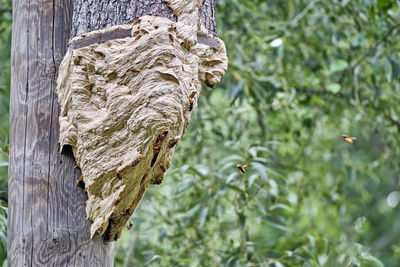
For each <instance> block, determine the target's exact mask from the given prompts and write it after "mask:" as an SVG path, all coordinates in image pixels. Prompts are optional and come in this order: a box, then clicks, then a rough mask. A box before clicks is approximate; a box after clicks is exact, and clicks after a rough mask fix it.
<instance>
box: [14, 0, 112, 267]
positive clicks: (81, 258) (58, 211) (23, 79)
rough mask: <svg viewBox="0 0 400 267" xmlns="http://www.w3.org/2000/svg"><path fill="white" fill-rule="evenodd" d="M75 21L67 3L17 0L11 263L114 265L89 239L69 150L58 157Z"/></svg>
mask: <svg viewBox="0 0 400 267" xmlns="http://www.w3.org/2000/svg"><path fill="white" fill-rule="evenodd" d="M71 20H72V3H71V1H68V0H30V1H26V0H14V1H13V35H12V85H11V101H10V102H11V103H10V106H11V111H10V147H11V150H10V167H9V218H8V265H9V266H112V264H113V255H112V245H107V244H104V243H103V240H101V238H100V237H97V238H95V239H90V232H89V229H90V222H89V220H87V219H86V212H85V202H86V200H87V196H86V193H85V192H83V191H82V190H81V189H80V188H77V187H76V186H75V180H76V179H77V178H79V176H80V171H79V170H78V169H76V168H74V165H75V160H74V159H73V157H72V152H71V151H70V152H69V153H65V154H60V153H59V145H58V138H59V137H58V135H59V125H58V115H59V112H58V105H57V96H56V93H55V89H56V79H57V69H58V65H59V63H60V62H61V60H62V59H63V57H64V55H65V52H66V44H67V41H68V37H69V36H70V25H71Z"/></svg>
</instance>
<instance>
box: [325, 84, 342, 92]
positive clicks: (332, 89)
mask: <svg viewBox="0 0 400 267" xmlns="http://www.w3.org/2000/svg"><path fill="white" fill-rule="evenodd" d="M341 89H342V87H341V86H340V84H338V83H330V84H328V85H327V86H326V90H328V91H329V92H331V93H334V94H337V93H339V92H340V90H341Z"/></svg>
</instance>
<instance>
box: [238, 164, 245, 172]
mask: <svg viewBox="0 0 400 267" xmlns="http://www.w3.org/2000/svg"><path fill="white" fill-rule="evenodd" d="M246 167H247V165H243V166H242V165H240V164H238V165H236V168H238V170H239V171H240V172H241V173H243V174H245V173H246V169H245V168H246Z"/></svg>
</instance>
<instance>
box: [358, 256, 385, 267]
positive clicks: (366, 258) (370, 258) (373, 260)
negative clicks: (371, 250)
mask: <svg viewBox="0 0 400 267" xmlns="http://www.w3.org/2000/svg"><path fill="white" fill-rule="evenodd" d="M361 259H362V261H366V262H371V263H375V264H376V265H377V266H379V267H385V265H383V263H382V262H381V261H380V260H379V259H378V258H376V257H374V256H372V255H365V256H363V257H362V258H361Z"/></svg>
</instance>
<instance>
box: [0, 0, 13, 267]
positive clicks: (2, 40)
mask: <svg viewBox="0 0 400 267" xmlns="http://www.w3.org/2000/svg"><path fill="white" fill-rule="evenodd" d="M11 18H12V16H11V0H0V191H4V190H5V188H6V186H7V173H8V151H9V145H8V135H9V113H8V110H9V98H10V54H11V52H10V51H11V49H10V47H11ZM0 193H1V194H2V195H4V193H5V192H0ZM0 264H1V266H6V265H7V203H5V202H4V201H3V200H0Z"/></svg>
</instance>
